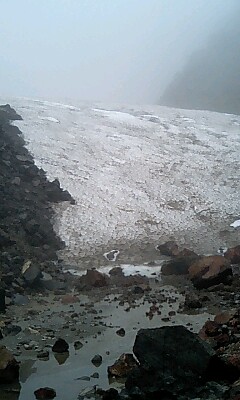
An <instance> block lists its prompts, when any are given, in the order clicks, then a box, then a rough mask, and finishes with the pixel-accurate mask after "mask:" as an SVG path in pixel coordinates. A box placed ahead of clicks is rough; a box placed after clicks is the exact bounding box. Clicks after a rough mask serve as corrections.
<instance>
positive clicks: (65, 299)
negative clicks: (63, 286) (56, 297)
mask: <svg viewBox="0 0 240 400" xmlns="http://www.w3.org/2000/svg"><path fill="white" fill-rule="evenodd" d="M61 302H62V304H74V303H78V302H79V298H78V297H77V296H72V295H71V294H66V295H65V296H63V297H62V300H61Z"/></svg>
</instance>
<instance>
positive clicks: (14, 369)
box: [0, 346, 19, 384]
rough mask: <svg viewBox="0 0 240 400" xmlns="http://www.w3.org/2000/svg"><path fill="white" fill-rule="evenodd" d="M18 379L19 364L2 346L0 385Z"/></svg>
mask: <svg viewBox="0 0 240 400" xmlns="http://www.w3.org/2000/svg"><path fill="white" fill-rule="evenodd" d="M18 378H19V364H18V362H17V361H16V359H15V358H14V356H13V355H12V353H10V351H9V350H7V349H6V348H5V347H4V346H1V347H0V384H4V383H12V382H14V381H16V380H17V379H18Z"/></svg>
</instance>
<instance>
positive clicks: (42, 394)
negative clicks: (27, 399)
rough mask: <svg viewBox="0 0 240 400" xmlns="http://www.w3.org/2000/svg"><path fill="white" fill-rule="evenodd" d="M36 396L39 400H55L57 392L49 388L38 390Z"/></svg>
mask: <svg viewBox="0 0 240 400" xmlns="http://www.w3.org/2000/svg"><path fill="white" fill-rule="evenodd" d="M34 394H35V397H36V399H38V400H47V399H54V397H56V391H55V390H54V389H52V388H49V387H43V388H40V389H37V390H35V392H34Z"/></svg>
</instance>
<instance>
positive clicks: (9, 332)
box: [3, 324, 22, 336]
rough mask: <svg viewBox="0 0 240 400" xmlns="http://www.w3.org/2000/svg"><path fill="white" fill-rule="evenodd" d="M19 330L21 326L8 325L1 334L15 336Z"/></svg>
mask: <svg viewBox="0 0 240 400" xmlns="http://www.w3.org/2000/svg"><path fill="white" fill-rule="evenodd" d="M21 330H22V328H21V326H19V325H12V324H9V325H7V326H5V327H4V328H3V333H4V335H5V336H8V335H9V336H16V335H18V334H19V333H20V332H21Z"/></svg>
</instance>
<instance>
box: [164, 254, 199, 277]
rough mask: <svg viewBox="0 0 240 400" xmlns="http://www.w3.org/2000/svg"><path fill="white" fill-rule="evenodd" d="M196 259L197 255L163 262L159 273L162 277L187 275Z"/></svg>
mask: <svg viewBox="0 0 240 400" xmlns="http://www.w3.org/2000/svg"><path fill="white" fill-rule="evenodd" d="M198 258H199V257H198V256H197V255H195V256H192V255H191V256H185V257H184V256H182V257H176V258H173V259H172V260H169V261H166V262H164V264H163V266H162V269H161V273H162V275H187V274H188V269H189V267H190V265H192V264H193V262H194V261H196V260H197V259H198Z"/></svg>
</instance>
